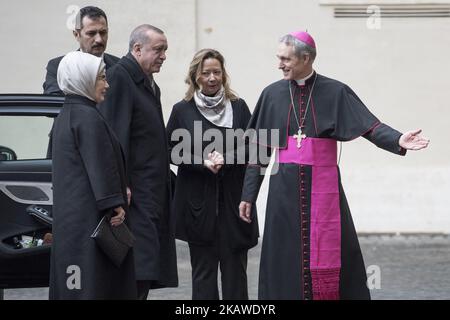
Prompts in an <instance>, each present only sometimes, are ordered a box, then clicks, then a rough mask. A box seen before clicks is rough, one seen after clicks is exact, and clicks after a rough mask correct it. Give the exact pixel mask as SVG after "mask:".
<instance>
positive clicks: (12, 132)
mask: <svg viewBox="0 0 450 320" xmlns="http://www.w3.org/2000/svg"><path fill="white" fill-rule="evenodd" d="M52 125H53V118H51V117H46V116H4V115H0V161H5V160H6V161H8V160H32V159H46V158H47V149H48V146H49V133H50V131H51V129H52Z"/></svg>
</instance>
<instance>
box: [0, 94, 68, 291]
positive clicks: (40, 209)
mask: <svg viewBox="0 0 450 320" xmlns="http://www.w3.org/2000/svg"><path fill="white" fill-rule="evenodd" d="M63 102H64V97H60V96H46V95H31V94H26V95H25V94H0V291H2V289H6V288H31V287H46V286H48V285H49V269H50V247H51V221H52V219H51V216H52V203H53V195H52V160H51V152H49V151H50V149H49V146H51V143H50V142H51V141H50V138H49V137H50V132H51V128H52V126H53V122H54V119H55V118H56V116H57V115H58V114H59V111H60V109H61V107H62V105H63ZM0 296H1V294H0Z"/></svg>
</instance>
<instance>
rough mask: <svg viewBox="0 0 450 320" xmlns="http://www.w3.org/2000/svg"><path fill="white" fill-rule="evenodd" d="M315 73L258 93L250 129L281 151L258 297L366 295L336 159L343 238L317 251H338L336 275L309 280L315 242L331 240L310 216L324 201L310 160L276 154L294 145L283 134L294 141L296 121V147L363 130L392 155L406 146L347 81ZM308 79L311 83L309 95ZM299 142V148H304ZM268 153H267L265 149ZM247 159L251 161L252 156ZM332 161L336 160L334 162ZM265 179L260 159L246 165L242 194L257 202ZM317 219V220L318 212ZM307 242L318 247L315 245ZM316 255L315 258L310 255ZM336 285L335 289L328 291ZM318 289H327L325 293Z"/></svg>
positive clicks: (263, 143)
mask: <svg viewBox="0 0 450 320" xmlns="http://www.w3.org/2000/svg"><path fill="white" fill-rule="evenodd" d="M314 79H316V73H314V74H313V76H311V77H310V78H309V79H308V80H306V83H305V84H304V85H302V86H299V85H298V84H297V82H295V81H287V80H280V81H278V82H275V83H273V84H271V85H269V86H268V87H267V88H265V89H264V91H263V92H262V94H261V96H260V98H259V101H258V104H257V106H256V108H255V111H254V114H253V116H252V119H251V120H250V123H249V127H248V128H249V129H257V131H256V134H253V135H252V141H254V142H257V143H258V144H259V146H260V148H261V146H271V147H277V148H278V149H279V151H280V154H279V158H277V159H279V160H278V161H279V163H278V167H277V169H278V172H277V173H276V174H274V175H272V176H271V177H270V186H269V192H268V200H267V210H266V221H265V229H264V239H263V244H262V252H261V264H260V274H259V293H258V295H259V298H260V299H313V298H324V299H327V298H339V299H370V294H369V290H368V288H367V285H366V279H367V277H366V270H365V266H364V261H363V258H362V254H361V249H360V246H359V242H358V238H357V234H356V231H355V227H354V225H353V221H352V217H351V214H350V209H349V207H348V204H347V200H346V197H345V194H344V190H343V189H342V185H341V182H340V175H339V168H338V167H337V165H335V166H334V167H335V170H336V180H335V181H336V185H335V189H336V193H337V194H338V195H337V198H336V201H337V202H336V203H337V204H336V207H337V209H336V208H334V209H333V210H336V211H337V212H338V213H337V217H338V220H340V222H339V224H338V228H340V229H337V230H340V234H338V235H337V239H338V241H339V242H337V243H338V244H339V243H340V245H338V248H337V250H334V252H332V251H333V250H332V251H330V252H329V253H325V255H324V256H322V257H324V258H325V259H324V260H326V259H328V258H329V257H330V254H331V256H332V255H333V254H335V255H337V260H339V261H337V263H338V267H337V269H336V270H332V271H333V272H336V275H335V279H334V280H333V277H332V275H331V276H330V278H329V279H325V281H324V282H321V283H319V284H318V283H316V282H314V283H313V280H314V277H319V276H316V274H318V273H320V272H321V270H317V269H316V270H313V269H312V264H313V263H314V264H316V263H319V264H320V261H319V262H318V261H317V256H318V255H319V253H318V252H319V250H320V248H318V249H317V246H319V245H318V244H321V243H324V244H327V245H331V246H332V245H333V243H331V244H330V243H329V242H330V241H328V240H327V241H328V243H326V241H322V240H321V238H320V237H321V234H320V231H319V233H316V230H317V229H316V225H315V224H314V225H313V224H312V223H311V221H312V220H311V219H312V216H311V213H312V210H311V207H312V205H314V206H317V205H319V206H321V205H323V203H320V201H319V202H314V201H313V199H312V193H311V190H312V187H313V186H314V185H315V183H316V185H317V183H318V182H320V181H313V180H314V179H313V177H314V175H313V172H315V171H314V170H315V169H314V168H315V167H314V166H313V165H308V164H307V161H306V164H301V165H299V164H297V163H288V162H289V161H281V158H282V157H283V156H284V155H285V154H286V153H285V154H284V155H281V154H282V152H283V151H284V150H288V149H290V148H291V147H292V145H291V146H290V147H288V141H294V144H296V141H295V140H294V139H293V138H292V137H293V136H294V135H296V134H297V132H298V129H299V125H300V126H301V129H302V132H303V134H305V138H306V139H304V140H303V141H302V145H301V148H304V147H305V146H306V145H310V144H309V142H311V141H313V142H314V143H316V142H319V143H323V142H325V144H327V145H330V143H331V145H332V144H334V145H336V141H349V140H352V139H355V138H358V137H360V136H363V137H364V138H366V139H368V140H369V141H371V142H372V143H374V144H375V145H377V146H378V147H380V148H382V149H385V150H387V151H390V152H393V153H396V154H401V155H404V154H405V152H406V150H404V149H402V148H400V147H399V145H398V140H399V138H400V136H401V133H400V132H398V131H396V130H394V129H392V128H390V127H389V126H387V125H385V124H382V123H380V121H379V120H378V119H377V118H376V117H375V116H374V115H373V114H372V113H371V112H370V111H369V110H368V109H367V108H366V106H365V105H364V104H363V103H362V102H361V100H360V99H359V98H358V97H357V96H356V94H355V93H354V92H353V91H352V90H351V89H350V88H349V87H348V86H346V85H345V84H343V83H341V82H339V81H336V80H333V79H329V78H326V77H324V76H322V75H317V79H316V82H315V84H314ZM313 84H314V89H313V92H312V95H311V99H309V96H310V93H311V88H312V87H313ZM290 87H291V92H292V100H291V94H290V90H289V88H290ZM308 100H310V103H309V106H308ZM291 101H293V102H294V105H295V108H296V109H295V110H296V114H294V112H293V108H292V102H291ZM307 106H308V108H307ZM307 110H308V111H307ZM295 115H297V117H296V116H295ZM303 118H304V119H305V120H304V121H303V120H302V119H303ZM296 119H298V121H297V120H296ZM258 129H268V130H270V129H278V130H279V141H278V139H275V136H273V135H270V134H268V138H267V139H266V138H265V137H264V135H261V134H260V132H259V131H258ZM307 140H309V141H308V143H306V141H307ZM295 147H296V146H294V149H295ZM301 148H300V149H298V150H299V151H298V152H299V153H297V154H300V153H301V152H302V151H301V150H302V149H301ZM305 148H306V147H305ZM291 150H292V148H291ZM304 150H306V149H304ZM332 150H334V151H335V150H336V149H332ZM265 152H267V153H270V149H267V151H265ZM296 152H297V151H296ZM316 156H317V158H318V159H319V161H322V160H321V159H322V158H324V159H325V158H331V159H333V157H334V159H335V160H336V152H334V154H331V155H325V154H324V155H323V157H321V155H320V153H318V154H316ZM252 158H253V161H254V162H256V159H255V157H252ZM335 160H334V163H333V165H334V164H336V161H335ZM259 165H263V164H261V163H259ZM262 179H263V176H261V175H260V168H259V167H258V166H249V168H247V172H246V177H245V183H244V190H243V194H242V200H243V201H248V202H253V203H254V202H255V201H256V198H257V194H258V192H259V188H260V185H261V182H262ZM316 180H317V179H316ZM325 187H326V186H325ZM315 197H316V195H315ZM315 199H317V197H316V198H315ZM314 210H315V209H314ZM314 212H315V211H314ZM325 213H327V212H325ZM339 217H340V219H339ZM314 219H319V220H320V216H319V217H318V218H316V217H314ZM314 221H317V220H314ZM328 227H329V226H325V228H322V230H327V228H328ZM324 233H326V232H324ZM312 235H313V238H311V236H312ZM334 236H336V235H334ZM334 245H336V243H335V244H334ZM312 246H314V250H316V249H317V251H314V252H313V251H312V250H313V249H312ZM322 249H323V248H322ZM336 253H337V254H336ZM320 254H324V253H323V252H322V253H320ZM313 255H314V258H315V259H314V261H312V260H311V258H312V256H313ZM319 268H320V267H319ZM328 271H330V270H325V273H326V272H328ZM316 272H318V273H316ZM330 272H331V271H330ZM312 273H313V274H312ZM330 279H331V280H330ZM333 281H334V282H333ZM333 284H334V285H335V292H333V293H332V294H326V291H327V290H328V289H330V288H331V287H333ZM320 286H322V288H320ZM321 290H323V291H324V292H325V294H322V292H320V291H321ZM330 292H332V290H331V289H330Z"/></svg>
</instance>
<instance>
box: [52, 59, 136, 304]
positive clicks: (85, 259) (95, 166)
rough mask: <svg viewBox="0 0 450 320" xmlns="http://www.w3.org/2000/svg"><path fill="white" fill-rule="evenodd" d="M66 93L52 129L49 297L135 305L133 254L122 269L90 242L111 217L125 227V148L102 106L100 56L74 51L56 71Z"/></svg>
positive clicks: (104, 86) (104, 87)
mask: <svg viewBox="0 0 450 320" xmlns="http://www.w3.org/2000/svg"><path fill="white" fill-rule="evenodd" d="M57 78H58V85H59V87H60V88H61V90H62V91H63V92H64V93H65V94H66V99H65V102H64V106H63V108H62V110H61V113H60V114H59V116H58V118H57V119H56V122H55V126H54V130H53V201H54V203H53V243H52V255H51V272H50V292H49V295H50V299H135V298H136V287H135V283H136V281H135V277H134V265H133V256H132V250H130V252H129V254H128V256H127V257H126V259H125V261H124V262H123V263H122V265H121V266H120V267H116V266H115V265H114V264H113V263H112V262H111V261H110V260H109V258H108V257H107V256H106V255H105V254H104V253H103V252H102V251H101V250H100V249H99V248H98V246H97V245H96V243H95V241H94V240H93V239H92V238H91V237H90V236H91V234H92V232H93V230H94V229H95V227H96V226H97V224H98V223H99V221H100V220H101V218H102V217H103V216H105V215H106V214H110V215H112V216H113V217H112V218H111V221H110V222H111V224H112V225H113V226H117V225H119V224H121V223H123V222H124V220H125V211H126V210H127V196H126V180H125V172H124V168H125V165H124V162H123V158H122V152H121V149H120V144H119V142H118V140H117V138H116V137H115V135H114V134H113V132H112V130H111V129H110V128H109V127H108V125H107V124H106V122H105V121H104V119H103V117H102V116H101V114H100V112H99V111H98V109H97V106H96V104H97V103H99V102H101V101H103V99H104V96H105V93H106V90H107V89H108V83H107V82H106V76H105V65H104V63H103V60H102V59H101V58H98V57H96V56H93V55H91V54H88V53H83V52H80V51H76V52H70V53H68V54H67V55H66V56H65V57H64V58H63V59H62V60H61V63H60V65H59V68H58V74H57Z"/></svg>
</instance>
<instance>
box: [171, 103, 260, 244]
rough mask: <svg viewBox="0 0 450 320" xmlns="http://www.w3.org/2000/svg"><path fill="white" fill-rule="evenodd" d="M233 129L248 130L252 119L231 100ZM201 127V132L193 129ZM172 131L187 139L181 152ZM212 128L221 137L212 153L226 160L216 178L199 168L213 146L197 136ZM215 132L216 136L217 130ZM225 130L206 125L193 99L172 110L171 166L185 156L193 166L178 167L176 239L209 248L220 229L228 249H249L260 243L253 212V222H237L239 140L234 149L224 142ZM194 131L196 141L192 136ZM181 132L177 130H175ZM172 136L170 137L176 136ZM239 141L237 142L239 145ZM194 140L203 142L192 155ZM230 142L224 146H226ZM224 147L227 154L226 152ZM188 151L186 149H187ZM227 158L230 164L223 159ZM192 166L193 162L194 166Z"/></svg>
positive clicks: (240, 176)
mask: <svg viewBox="0 0 450 320" xmlns="http://www.w3.org/2000/svg"><path fill="white" fill-rule="evenodd" d="M232 107H233V129H243V130H245V128H246V127H247V122H248V120H249V119H250V116H251V114H250V111H249V109H248V107H247V104H246V103H245V101H244V100H242V99H239V100H235V101H232ZM195 125H196V126H197V128H199V126H200V125H201V128H202V129H201V132H200V131H199V130H198V129H196V130H195V129H194V126H195ZM176 129H184V130H185V131H184V132H185V133H186V134H187V133H189V135H190V136H191V142H190V143H187V144H185V145H186V146H189V147H190V148H189V147H188V148H186V150H182V151H181V152H178V151H179V146H180V145H179V146H178V147H177V146H176V145H177V143H178V141H171V137H172V134H173V133H174V131H175V130H176ZM209 129H213V130H216V132H219V131H220V133H221V135H222V137H223V145H222V150H220V147H219V149H216V151H219V152H220V153H222V154H223V155H224V158H225V159H226V163H225V166H223V167H222V169H221V170H220V171H219V173H218V174H214V173H212V172H211V171H210V170H208V169H207V168H206V167H204V166H203V164H202V163H203V158H204V157H203V156H202V154H203V151H204V150H205V148H206V147H207V146H208V145H209V144H210V143H211V141H204V142H201V141H202V137H201V136H200V135H199V134H198V133H201V135H203V134H204V132H205V131H206V130H209ZM217 130H219V131H217ZM226 130H232V129H226V128H223V127H218V126H216V125H214V124H213V123H211V122H209V121H208V120H207V119H206V118H204V117H203V115H202V114H201V113H200V112H199V110H198V109H197V107H196V105H195V102H194V100H193V99H192V100H191V101H184V100H183V101H181V102H179V103H177V104H176V105H175V106H174V107H173V110H172V113H171V116H170V119H169V122H168V124H167V133H168V138H169V145H170V150H171V151H173V152H172V154H171V159H172V163H174V164H177V160H176V159H175V158H176V157H177V154H178V155H184V158H185V159H188V158H189V159H190V161H191V164H189V163H187V164H186V163H184V164H180V165H179V167H178V174H177V179H176V187H175V194H174V200H173V210H175V214H176V217H177V219H176V236H177V238H178V239H180V240H184V241H188V242H190V243H193V244H198V245H207V244H212V243H213V242H214V240H215V239H216V237H217V234H218V231H219V230H218V228H220V232H223V233H224V234H226V238H227V239H228V240H229V245H230V247H231V248H232V249H234V250H240V249H249V248H251V247H253V246H255V245H256V244H257V243H258V236H259V231H258V222H257V215H256V210H255V211H254V212H253V221H252V223H251V224H248V223H246V222H244V221H242V220H241V219H240V218H239V203H240V199H241V191H242V184H243V180H244V176H245V170H246V164H245V158H244V159H242V157H241V159H240V160H244V163H242V164H236V162H237V161H236V160H237V158H236V150H237V149H236V146H237V145H238V144H237V143H240V144H241V145H242V142H243V141H244V140H243V139H242V138H234V140H235V141H234V146H235V147H234V148H233V145H231V146H230V145H229V144H230V142H231V141H230V137H229V138H228V140H227V134H226ZM194 131H195V134H197V136H194ZM178 132H180V131H178ZM175 136H176V134H175V135H174V137H175ZM238 140H239V141H238ZM194 141H197V142H199V141H200V143H201V147H200V148H198V149H199V150H197V152H195V151H194V150H195V148H194ZM227 142H228V143H227ZM227 145H228V149H227ZM188 149H190V150H188ZM227 159H228V160H227ZM194 161H196V163H194Z"/></svg>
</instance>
